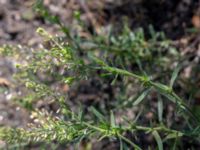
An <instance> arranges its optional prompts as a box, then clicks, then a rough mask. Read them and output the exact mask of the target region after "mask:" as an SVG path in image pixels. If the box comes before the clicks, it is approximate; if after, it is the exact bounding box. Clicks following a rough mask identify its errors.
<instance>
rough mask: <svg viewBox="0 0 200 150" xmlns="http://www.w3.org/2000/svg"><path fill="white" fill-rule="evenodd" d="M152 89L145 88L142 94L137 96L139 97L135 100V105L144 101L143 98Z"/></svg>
mask: <svg viewBox="0 0 200 150" xmlns="http://www.w3.org/2000/svg"><path fill="white" fill-rule="evenodd" d="M149 92H150V89H146V90H144V91H143V92H142V93H141V95H140V96H138V97H137V99H136V100H135V101H134V102H133V106H136V105H138V104H140V103H141V102H142V100H144V98H145V97H146V96H147V95H148V94H149Z"/></svg>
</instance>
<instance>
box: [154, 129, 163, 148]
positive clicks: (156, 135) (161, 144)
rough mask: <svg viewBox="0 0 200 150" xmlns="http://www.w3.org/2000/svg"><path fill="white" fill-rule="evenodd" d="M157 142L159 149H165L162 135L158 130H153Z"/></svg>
mask: <svg viewBox="0 0 200 150" xmlns="http://www.w3.org/2000/svg"><path fill="white" fill-rule="evenodd" d="M152 134H153V136H154V138H155V140H156V142H157V144H158V149H159V150H163V143H162V139H161V138H160V135H159V134H158V132H157V131H153V132H152Z"/></svg>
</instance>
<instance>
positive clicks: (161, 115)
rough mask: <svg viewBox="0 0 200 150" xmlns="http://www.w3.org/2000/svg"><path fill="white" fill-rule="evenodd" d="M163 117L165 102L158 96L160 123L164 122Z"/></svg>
mask: <svg viewBox="0 0 200 150" xmlns="http://www.w3.org/2000/svg"><path fill="white" fill-rule="evenodd" d="M162 117H163V100H162V99H161V96H160V95H159V96H158V120H159V122H162Z"/></svg>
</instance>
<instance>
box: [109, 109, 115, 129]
mask: <svg viewBox="0 0 200 150" xmlns="http://www.w3.org/2000/svg"><path fill="white" fill-rule="evenodd" d="M110 124H111V127H115V126H116V125H115V116H114V114H113V111H111V112H110Z"/></svg>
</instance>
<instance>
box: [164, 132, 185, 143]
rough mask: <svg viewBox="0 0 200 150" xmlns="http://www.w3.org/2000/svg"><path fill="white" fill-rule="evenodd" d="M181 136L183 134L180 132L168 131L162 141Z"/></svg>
mask: <svg viewBox="0 0 200 150" xmlns="http://www.w3.org/2000/svg"><path fill="white" fill-rule="evenodd" d="M182 136H183V133H181V132H177V133H170V134H168V135H167V136H166V137H165V139H164V140H163V141H166V140H170V139H175V138H178V137H182Z"/></svg>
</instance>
